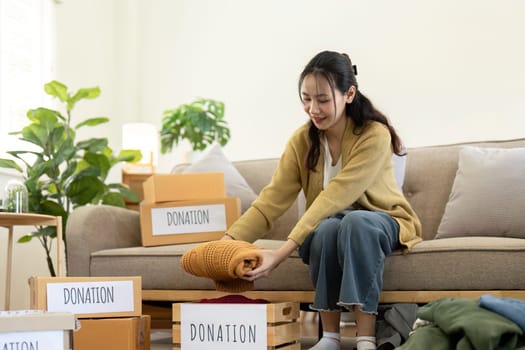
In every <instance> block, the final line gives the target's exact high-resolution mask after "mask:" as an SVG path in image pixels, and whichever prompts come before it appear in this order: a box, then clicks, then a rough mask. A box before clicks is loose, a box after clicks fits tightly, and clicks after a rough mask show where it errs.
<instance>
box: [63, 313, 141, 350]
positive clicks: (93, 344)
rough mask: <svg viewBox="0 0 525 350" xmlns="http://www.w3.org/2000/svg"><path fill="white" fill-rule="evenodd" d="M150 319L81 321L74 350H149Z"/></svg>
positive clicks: (128, 318)
mask: <svg viewBox="0 0 525 350" xmlns="http://www.w3.org/2000/svg"><path fill="white" fill-rule="evenodd" d="M150 325H151V317H150V316H149V315H143V316H140V317H123V318H97V319H81V320H80V329H79V330H78V331H76V332H74V334H73V348H74V349H75V350H149V349H150Z"/></svg>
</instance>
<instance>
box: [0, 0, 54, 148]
mask: <svg viewBox="0 0 525 350" xmlns="http://www.w3.org/2000/svg"><path fill="white" fill-rule="evenodd" d="M53 34H54V32H53V4H52V1H51V0H2V1H0V157H5V156H6V155H5V152H6V151H7V150H13V149H28V147H29V144H27V143H22V142H21V141H19V140H18V138H17V137H16V136H12V135H8V133H9V132H12V131H18V130H21V129H22V128H23V127H24V125H26V124H27V122H28V120H27V118H26V113H27V111H28V110H29V109H31V108H35V107H39V106H45V105H50V103H52V102H51V101H50V98H49V96H48V95H47V94H45V93H44V90H43V85H44V83H46V82H48V81H50V80H51V79H52V78H51V77H52V70H53V63H54V43H53Z"/></svg>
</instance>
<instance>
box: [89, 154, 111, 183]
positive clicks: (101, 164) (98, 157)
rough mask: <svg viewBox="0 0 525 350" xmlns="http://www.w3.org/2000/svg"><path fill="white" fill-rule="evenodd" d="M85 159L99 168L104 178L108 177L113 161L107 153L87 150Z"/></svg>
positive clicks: (92, 165)
mask: <svg viewBox="0 0 525 350" xmlns="http://www.w3.org/2000/svg"><path fill="white" fill-rule="evenodd" d="M84 160H85V161H86V162H88V163H89V165H90V167H92V168H95V169H98V171H99V174H100V176H101V177H102V178H104V179H105V178H106V176H107V174H108V171H109V168H110V167H111V162H110V160H109V159H108V158H107V156H106V155H104V154H100V153H91V152H86V154H85V155H84Z"/></svg>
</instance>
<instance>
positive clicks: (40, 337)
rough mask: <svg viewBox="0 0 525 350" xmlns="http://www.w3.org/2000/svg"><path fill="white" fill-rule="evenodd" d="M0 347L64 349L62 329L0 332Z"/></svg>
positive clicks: (44, 349)
mask: <svg viewBox="0 0 525 350" xmlns="http://www.w3.org/2000/svg"><path fill="white" fill-rule="evenodd" d="M0 349H2V350H4V349H9V350H11V349H13V350H15V349H16V350H22V349H24V350H25V349H27V350H30V349H38V350H57V349H64V331H63V330H58V331H35V332H9V333H1V332H0Z"/></svg>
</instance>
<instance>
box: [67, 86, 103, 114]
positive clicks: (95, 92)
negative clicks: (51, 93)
mask: <svg viewBox="0 0 525 350" xmlns="http://www.w3.org/2000/svg"><path fill="white" fill-rule="evenodd" d="M99 95H100V88H99V87H98V86H96V87H92V88H82V89H78V91H77V93H76V94H75V95H74V96H73V97H71V98H70V99H68V101H67V110H68V111H70V110H72V109H73V107H75V104H76V103H77V102H78V101H80V100H82V99H93V98H96V97H98V96H99Z"/></svg>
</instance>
